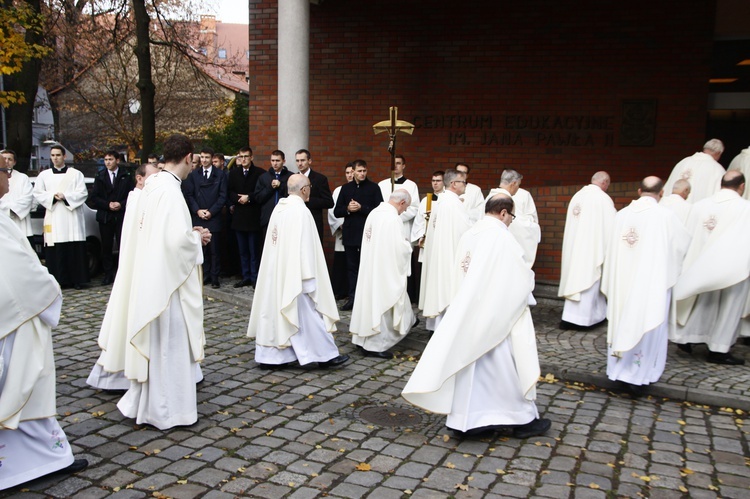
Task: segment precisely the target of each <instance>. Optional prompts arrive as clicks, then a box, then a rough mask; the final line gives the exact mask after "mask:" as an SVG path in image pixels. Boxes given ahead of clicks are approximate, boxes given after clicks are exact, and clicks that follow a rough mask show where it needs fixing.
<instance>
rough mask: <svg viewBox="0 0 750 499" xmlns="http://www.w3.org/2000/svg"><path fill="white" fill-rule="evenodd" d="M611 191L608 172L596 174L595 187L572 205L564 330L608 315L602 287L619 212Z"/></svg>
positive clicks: (564, 271) (565, 255)
mask: <svg viewBox="0 0 750 499" xmlns="http://www.w3.org/2000/svg"><path fill="white" fill-rule="evenodd" d="M608 188H609V175H608V174H607V172H603V171H601V172H596V173H595V174H594V176H593V177H591V184H589V185H587V186H586V187H584V188H583V189H581V190H580V191H578V192H576V193H575V195H573V197H572V198H571V200H570V203H569V204H568V214H567V216H566V218H565V232H564V234H563V245H562V265H561V270H560V288H559V290H558V292H557V295H558V296H560V297H562V298H565V305H564V307H563V314H562V324H561V326H562V327H571V328H580V327H584V328H585V327H589V326H593V325H595V324H598V323H600V322H602V321H603V320H604V319H605V318H606V316H607V300H606V298H605V297H604V295H603V294H602V293H601V291H600V290H599V285H600V281H601V276H602V266H603V265H604V256H605V254H606V252H607V243H608V242H609V239H610V234H611V231H612V223H613V222H614V219H615V214H616V213H617V211H616V210H615V204H614V203H613V202H612V198H610V197H609V195H608V194H607V189H608Z"/></svg>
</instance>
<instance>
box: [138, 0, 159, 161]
mask: <svg viewBox="0 0 750 499" xmlns="http://www.w3.org/2000/svg"><path fill="white" fill-rule="evenodd" d="M145 1H146V0H133V14H134V17H135V33H136V47H135V56H136V58H137V59H138V83H137V84H136V86H137V87H138V90H139V91H140V95H141V127H142V129H143V145H142V148H141V161H142V162H143V163H145V162H146V158H147V157H148V155H149V154H151V152H152V151H153V150H154V146H155V145H156V110H155V107H154V95H155V94H156V91H155V87H154V82H153V80H152V79H151V43H150V40H149V38H150V34H149V23H150V22H151V19H150V18H149V16H148V11H147V10H146V4H145Z"/></svg>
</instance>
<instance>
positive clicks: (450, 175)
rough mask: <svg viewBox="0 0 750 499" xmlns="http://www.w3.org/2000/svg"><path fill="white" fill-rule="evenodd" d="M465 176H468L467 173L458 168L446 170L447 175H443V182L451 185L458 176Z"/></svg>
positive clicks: (447, 185) (448, 185)
mask: <svg viewBox="0 0 750 499" xmlns="http://www.w3.org/2000/svg"><path fill="white" fill-rule="evenodd" d="M465 176H466V174H465V173H462V172H460V171H458V170H454V169H450V170H445V175H443V183H444V184H445V186H446V187H450V185H451V182H453V181H454V180H456V179H457V178H458V177H465Z"/></svg>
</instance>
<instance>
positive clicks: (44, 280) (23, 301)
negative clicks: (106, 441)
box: [0, 159, 88, 490]
mask: <svg viewBox="0 0 750 499" xmlns="http://www.w3.org/2000/svg"><path fill="white" fill-rule="evenodd" d="M4 168H5V167H4V166H3V162H2V160H1V159H0V169H4ZM7 192H8V172H7V171H6V172H4V171H3V170H0V198H2V197H3V195H6V194H7ZM0 234H2V237H0V251H1V252H2V255H3V264H2V265H1V266H0V303H2V304H3V306H2V309H0V490H5V489H9V488H11V487H14V486H16V485H18V484H21V483H24V482H28V481H29V480H33V479H35V478H39V477H41V476H44V475H48V474H50V473H57V472H70V473H73V472H76V471H80V470H82V469H83V468H85V467H86V466H87V465H88V462H87V461H86V460H85V459H82V460H78V461H75V460H74V459H73V453H72V452H71V449H70V444H69V443H68V439H67V437H66V436H65V432H64V431H63V430H62V428H60V425H59V424H58V422H57V420H56V419H55V413H56V412H57V407H56V400H55V360H54V355H53V352H52V328H53V327H55V326H56V325H57V322H58V320H59V319H60V307H61V305H62V294H61V293H60V287H59V286H58V284H57V282H56V281H55V279H54V278H53V277H52V276H51V275H50V274H49V272H48V271H47V269H46V268H45V267H43V266H42V264H41V263H40V262H39V258H37V256H36V254H35V253H34V251H33V250H32V249H31V246H30V245H29V242H28V240H27V239H26V236H25V234H22V233H21V232H20V231H19V229H18V227H17V226H16V224H15V223H14V222H12V221H11V220H10V218H8V217H7V216H6V215H4V214H2V213H0Z"/></svg>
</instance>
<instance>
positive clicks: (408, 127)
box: [372, 106, 414, 191]
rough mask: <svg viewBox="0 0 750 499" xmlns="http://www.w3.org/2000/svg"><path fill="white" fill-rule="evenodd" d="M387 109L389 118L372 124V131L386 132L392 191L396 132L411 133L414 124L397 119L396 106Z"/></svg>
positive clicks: (392, 188) (376, 132) (377, 132)
mask: <svg viewBox="0 0 750 499" xmlns="http://www.w3.org/2000/svg"><path fill="white" fill-rule="evenodd" d="M389 111H390V115H391V119H390V120H385V121H380V122H378V123H375V124H374V125H372V131H373V132H375V135H377V134H379V133H383V132H388V139H389V142H388V152H389V153H391V191H393V190H394V184H395V181H396V179H395V173H394V171H395V169H396V134H397V133H398V132H403V133H408V134H409V135H411V134H412V133H413V132H414V125H412V124H411V123H409V122H408V121H403V120H400V119H398V107H395V106H391V107H390V108H389Z"/></svg>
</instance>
